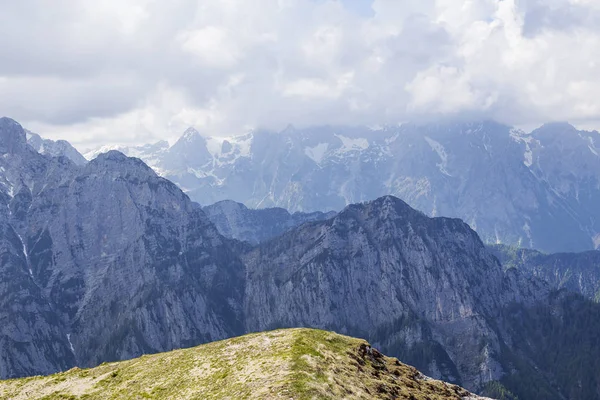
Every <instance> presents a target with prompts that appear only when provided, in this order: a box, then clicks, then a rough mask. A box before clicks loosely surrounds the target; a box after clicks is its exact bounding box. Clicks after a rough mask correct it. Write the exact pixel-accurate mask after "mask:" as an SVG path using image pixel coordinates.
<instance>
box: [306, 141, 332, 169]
mask: <svg viewBox="0 0 600 400" xmlns="http://www.w3.org/2000/svg"><path fill="white" fill-rule="evenodd" d="M327 149H329V143H319V144H318V145H316V146H313V147H307V148H305V149H304V154H306V156H307V157H308V158H310V159H311V160H313V161H314V162H316V163H317V164H321V161H323V158H325V154H326V153H327Z"/></svg>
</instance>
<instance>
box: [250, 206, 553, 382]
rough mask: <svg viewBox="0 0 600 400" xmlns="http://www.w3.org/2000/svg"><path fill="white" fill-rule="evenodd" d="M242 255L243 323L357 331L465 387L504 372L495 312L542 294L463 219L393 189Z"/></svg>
mask: <svg viewBox="0 0 600 400" xmlns="http://www.w3.org/2000/svg"><path fill="white" fill-rule="evenodd" d="M244 260H245V262H246V265H247V271H248V276H247V280H246V282H247V285H246V303H245V310H246V326H247V330H249V331H257V330H265V329H271V328H275V327H291V326H315V327H322V328H327V329H334V330H336V331H339V332H342V333H347V334H351V335H357V336H360V337H365V338H367V339H368V340H371V341H373V342H374V343H376V344H377V345H380V346H381V347H382V348H383V349H385V350H386V351H391V352H392V354H398V353H399V354H400V356H401V357H400V358H401V359H403V360H405V361H406V362H408V363H412V364H414V365H416V366H418V367H419V368H421V369H423V370H424V372H425V373H427V374H430V375H431V376H434V377H436V378H442V379H444V380H448V381H450V382H461V383H462V384H463V385H465V386H466V387H468V388H476V387H480V386H481V385H482V384H483V383H485V382H487V381H490V380H497V379H500V377H501V376H502V375H503V374H504V371H503V370H502V367H501V366H500V363H499V359H500V353H501V340H500V338H499V333H500V332H499V330H498V328H497V327H496V326H495V325H494V324H493V323H491V322H490V320H491V318H493V316H494V315H495V314H496V313H497V312H498V310H500V309H502V307H504V306H505V305H506V304H508V303H510V302H519V303H522V304H531V303H534V302H535V301H537V300H539V299H542V298H543V297H544V296H545V295H546V293H547V289H546V287H545V286H544V285H543V284H542V283H531V282H527V281H526V280H525V279H524V278H523V277H522V276H520V275H519V274H518V273H516V271H508V272H503V269H502V267H501V265H500V264H499V262H498V260H497V259H496V258H495V257H493V256H492V255H491V254H490V253H489V252H488V251H487V250H486V248H485V246H484V244H483V243H482V242H481V240H480V239H479V237H478V236H477V234H476V233H475V232H474V231H473V230H471V229H470V228H469V226H468V225H467V224H465V223H464V222H462V221H460V220H457V219H448V218H434V219H431V218H428V217H427V216H425V215H424V214H422V213H420V212H418V211H415V210H414V209H412V208H410V207H409V206H408V205H407V204H406V203H404V202H403V201H401V200H399V199H397V198H394V197H391V196H386V197H383V198H380V199H377V200H375V201H372V202H368V203H365V204H359V205H351V206H348V207H346V208H345V209H344V210H342V211H341V212H340V213H339V214H338V215H337V216H335V217H334V218H332V219H329V220H327V221H319V222H312V223H307V224H304V225H302V226H301V227H298V228H296V229H294V230H292V231H290V232H288V233H286V234H284V235H283V236H280V237H278V238H275V239H273V240H272V241H269V242H266V243H263V244H261V245H259V246H258V247H257V248H256V249H254V250H252V251H251V252H249V253H248V254H247V255H246V256H245V257H244ZM424 349H426V350H425V351H423V350H424ZM423 352H426V353H427V352H428V353H429V354H430V356H429V357H425V358H421V357H419V356H418V355H419V354H420V353H423ZM475 360H477V361H475Z"/></svg>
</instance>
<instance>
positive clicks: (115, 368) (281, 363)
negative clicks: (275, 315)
mask: <svg viewBox="0 0 600 400" xmlns="http://www.w3.org/2000/svg"><path fill="white" fill-rule="evenodd" d="M367 345H368V344H367V342H365V341H364V340H361V339H355V338H350V337H347V336H342V335H338V334H335V333H333V332H326V331H320V330H312V329H286V330H277V331H271V332H263V333H257V334H250V335H246V336H242V337H238V338H233V339H228V340H223V341H220V342H215V343H210V344H206V345H202V346H198V347H195V348H190V349H183V350H175V351H171V352H168V353H161V354H154V355H145V356H142V357H140V358H137V359H134V360H128V361H122V362H115V363H105V364H102V365H100V366H98V367H96V368H92V369H85V370H82V369H78V368H74V369H72V370H70V371H66V372H62V373H59V374H55V375H51V376H47V377H32V378H25V379H14V380H7V381H0V399H3V400H4V399H6V400H8V399H11V400H12V399H14V400H17V399H44V400H75V399H81V400H99V399H102V400H104V399H108V400H110V399H206V400H211V399H214V400H216V399H219V400H220V399H232V400H234V399H235V400H237V399H286V400H290V399H294V400H309V399H310V400H317V399H340V398H346V399H392V398H412V399H415V400H421V399H429V400H436V399H460V398H461V397H462V396H465V395H466V394H467V392H466V391H464V390H463V389H461V388H459V387H458V386H455V385H450V384H445V383H443V382H439V381H433V380H426V379H423V378H422V376H421V375H420V374H419V372H418V371H417V370H416V369H414V368H413V367H409V366H406V365H404V364H401V363H400V362H398V360H396V359H394V358H388V357H385V356H383V355H378V354H379V353H373V354H375V356H374V355H373V354H371V353H368V352H366V351H365V349H367V347H366V346H367Z"/></svg>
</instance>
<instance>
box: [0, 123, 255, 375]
mask: <svg viewBox="0 0 600 400" xmlns="http://www.w3.org/2000/svg"><path fill="white" fill-rule="evenodd" d="M0 134H1V135H2V138H1V139H2V140H1V142H0V143H1V145H0V152H2V154H3V157H2V158H1V159H0V168H1V170H2V171H3V173H2V180H3V182H2V188H1V190H2V196H3V197H2V199H3V200H4V202H5V203H6V204H7V208H6V211H5V212H4V214H3V215H2V217H3V221H2V222H3V224H4V225H3V226H4V230H5V231H7V232H8V233H9V234H7V235H6V236H5V239H4V247H5V248H6V249H7V250H6V253H5V254H6V255H5V257H6V259H8V262H6V263H4V262H3V264H2V268H4V269H6V270H7V271H9V272H10V274H9V272H7V273H6V274H3V275H2V276H1V278H0V279H1V281H2V285H0V288H1V289H2V292H3V293H2V294H1V295H0V298H2V299H5V300H4V301H6V302H10V303H11V304H12V302H13V301H14V302H15V305H14V307H26V306H27V304H28V303H32V304H33V305H36V307H37V306H39V307H37V308H33V309H32V311H31V313H32V316H31V317H29V318H28V319H27V320H26V321H25V322H27V323H28V324H30V325H29V326H27V325H25V324H24V323H21V322H20V321H21V319H20V317H16V315H15V314H13V317H14V318H10V316H9V319H10V320H11V321H12V322H13V323H15V324H17V327H18V328H19V329H12V328H10V326H9V327H8V328H6V327H4V328H3V329H9V330H10V331H9V332H8V334H7V336H6V337H7V338H10V337H11V335H12V337H13V339H12V340H13V341H14V342H19V343H23V346H24V347H26V346H34V347H35V349H34V350H35V351H36V352H38V353H40V354H44V355H45V358H46V362H45V363H44V362H39V363H38V362H37V361H36V359H34V358H33V357H32V355H33V356H35V355H36V354H35V353H34V350H30V349H25V350H21V351H20V353H16V351H15V352H13V353H10V352H6V353H4V352H3V356H4V357H5V359H4V360H3V361H4V362H3V365H2V367H0V368H1V369H0V371H5V372H4V374H3V376H4V377H10V376H17V375H23V374H36V373H46V372H49V370H57V369H61V368H64V367H65V366H67V365H74V362H75V360H76V362H77V365H80V366H91V365H96V364H98V363H100V362H102V361H105V360H115V359H123V358H130V357H133V356H136V355H140V354H142V353H148V352H156V351H161V350H168V349H172V348H177V347H182V346H190V345H193V344H197V343H202V342H206V341H210V340H215V339H221V338H224V337H228V336H231V335H233V334H237V333H240V332H242V329H243V316H242V309H241V306H240V305H241V303H242V295H243V292H242V288H243V280H244V276H243V266H242V264H241V262H240V261H239V259H238V258H237V256H236V255H235V254H234V253H233V252H232V251H231V250H230V248H229V245H228V242H227V241H226V239H224V238H223V237H222V236H220V235H219V234H218V232H217V230H216V229H215V228H214V226H213V225H212V224H211V223H210V221H209V220H208V219H207V218H206V216H205V214H204V213H203V212H202V210H201V209H200V207H199V206H198V205H196V204H194V203H192V202H191V201H190V200H189V198H188V197H187V196H186V195H184V194H183V193H182V192H181V191H180V190H179V189H178V188H177V187H176V186H175V185H174V184H172V183H171V182H169V181H167V180H165V179H163V178H160V177H158V176H157V175H156V174H155V173H154V172H153V171H152V170H151V169H150V168H148V167H147V166H146V165H145V164H143V163H142V162H141V161H140V160H137V159H132V158H127V157H125V156H124V155H122V154H121V153H118V152H109V153H106V154H103V155H101V156H100V157H98V158H96V159H95V160H94V161H93V162H90V163H88V164H86V165H85V166H81V167H80V166H77V165H75V164H74V163H72V162H71V161H70V160H68V159H67V158H64V157H63V158H54V157H46V156H43V155H40V154H38V153H37V152H35V151H34V150H33V149H32V148H31V147H30V146H28V145H27V143H26V141H25V132H24V131H23V129H22V128H21V127H20V126H19V125H18V124H17V123H15V122H14V121H12V120H9V119H6V118H5V119H2V120H0ZM15 276H18V279H16V278H15V279H11V278H13V277H15ZM21 285H23V289H20V287H21ZM17 295H18V296H22V297H23V298H24V300H23V301H16V300H15V299H14V296H17ZM9 309H10V307H9ZM17 311H18V308H15V309H14V313H16V312H17ZM36 324H38V325H41V327H40V328H37V325H36ZM34 334H35V335H39V336H40V339H36V338H32V337H31V336H32V335H34ZM6 340H8V339H6ZM16 349H19V347H18V346H16ZM38 358H41V356H40V357H38Z"/></svg>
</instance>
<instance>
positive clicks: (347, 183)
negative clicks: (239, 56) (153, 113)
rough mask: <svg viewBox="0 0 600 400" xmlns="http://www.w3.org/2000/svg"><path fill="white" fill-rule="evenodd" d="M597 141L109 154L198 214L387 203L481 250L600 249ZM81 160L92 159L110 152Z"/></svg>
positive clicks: (231, 142) (308, 133) (325, 134)
mask: <svg viewBox="0 0 600 400" xmlns="http://www.w3.org/2000/svg"><path fill="white" fill-rule="evenodd" d="M598 143H600V135H599V134H598V132H587V131H579V130H577V129H575V128H574V127H573V126H571V125H569V124H566V123H552V124H546V125H543V126H542V127H540V128H539V129H536V130H534V131H533V132H531V133H525V132H524V131H522V130H519V129H515V128H512V127H510V126H506V125H502V124H499V123H495V122H492V121H484V122H478V123H445V124H424V125H416V124H404V125H401V126H392V127H383V128H378V129H374V128H366V127H315V128H306V129H295V128H294V127H292V126H290V127H288V128H287V129H285V130H284V131H282V132H277V133H275V132H269V131H261V130H257V131H253V132H251V133H248V134H246V135H242V136H235V137H228V138H224V137H203V136H202V135H200V133H199V132H198V131H196V130H195V129H193V128H190V129H188V130H186V131H185V133H184V134H183V135H182V136H181V138H180V139H179V140H178V141H177V142H176V143H174V144H173V145H172V146H169V144H168V143H167V142H165V141H162V142H157V143H155V144H148V145H144V146H138V147H116V149H117V150H119V151H121V152H123V153H124V154H127V155H129V156H134V157H139V158H141V159H142V160H144V161H145V162H146V163H147V164H148V165H149V166H151V167H152V168H153V169H154V170H155V171H156V172H157V173H158V174H159V175H161V176H163V177H165V178H168V179H169V180H171V181H173V182H175V183H176V184H177V185H179V187H180V188H182V190H183V191H184V192H185V193H186V194H188V195H189V196H190V198H191V199H192V200H194V201H197V202H199V203H201V204H203V205H209V204H213V203H215V202H217V201H221V200H234V201H237V202H241V203H243V204H245V205H246V206H247V207H249V208H268V207H282V208H285V209H287V210H289V211H290V212H297V211H301V212H314V211H331V210H333V211H339V210H341V209H342V208H343V207H345V206H346V205H349V204H352V203H356V202H362V201H367V200H373V199H375V198H378V197H380V196H384V195H394V196H397V197H399V198H401V199H403V200H405V201H406V202H407V203H408V204H409V205H411V206H412V207H413V208H416V209H418V210H421V211H423V212H425V213H426V214H427V215H429V216H433V217H434V216H440V215H443V216H448V217H456V218H461V219H463V220H464V221H465V222H467V223H468V224H469V225H470V226H471V227H472V228H473V229H475V230H476V231H477V232H478V233H479V235H480V236H481V238H482V239H483V240H484V241H485V242H487V243H494V244H499V243H502V244H507V245H515V246H519V247H529V248H535V249H538V250H542V251H546V252H565V251H584V250H591V249H595V248H597V247H598V246H600V236H599V232H600V226H599V223H600V222H599V221H600V210H599V209H598V207H597V204H599V202H600V156H599V152H600V144H598ZM110 148H111V147H110V146H109V147H104V148H100V149H96V150H94V151H91V152H88V153H86V154H85V156H86V158H88V159H93V158H94V157H95V156H96V155H98V154H101V153H102V152H104V151H106V150H107V149H110Z"/></svg>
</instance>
